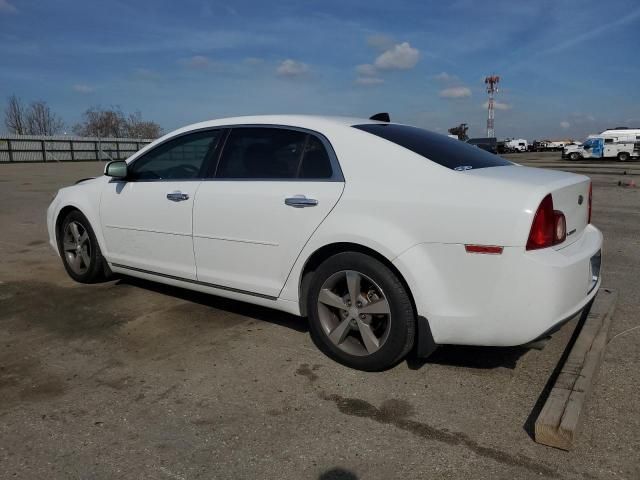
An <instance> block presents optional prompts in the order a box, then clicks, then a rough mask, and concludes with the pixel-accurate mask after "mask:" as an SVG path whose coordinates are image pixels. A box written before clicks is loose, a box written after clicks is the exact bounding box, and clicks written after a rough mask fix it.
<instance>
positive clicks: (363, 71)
mask: <svg viewBox="0 0 640 480" xmlns="http://www.w3.org/2000/svg"><path fill="white" fill-rule="evenodd" d="M356 72H357V74H358V75H360V76H362V77H375V76H376V75H378V69H377V68H376V67H374V66H373V65H371V64H370V63H364V64H362V65H358V66H357V67H356Z"/></svg>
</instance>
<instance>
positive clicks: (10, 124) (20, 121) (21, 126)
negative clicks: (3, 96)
mask: <svg viewBox="0 0 640 480" xmlns="http://www.w3.org/2000/svg"><path fill="white" fill-rule="evenodd" d="M4 124H5V126H6V127H7V130H9V133H13V134H15V135H25V134H26V133H27V120H26V111H25V107H24V105H23V104H22V100H20V99H19V98H18V97H16V96H15V95H11V96H10V97H9V102H8V104H7V108H6V109H5V111H4Z"/></svg>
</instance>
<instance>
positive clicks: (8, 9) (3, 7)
mask: <svg viewBox="0 0 640 480" xmlns="http://www.w3.org/2000/svg"><path fill="white" fill-rule="evenodd" d="M17 11H18V9H17V8H16V7H14V6H13V5H12V4H11V3H9V0H0V13H16V12H17Z"/></svg>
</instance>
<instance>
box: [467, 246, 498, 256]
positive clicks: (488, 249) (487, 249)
mask: <svg viewBox="0 0 640 480" xmlns="http://www.w3.org/2000/svg"><path fill="white" fill-rule="evenodd" d="M464 249H465V250H466V251H467V253H487V254H490V255H500V254H501V253H502V250H503V248H502V247H498V246H497V245H465V246H464Z"/></svg>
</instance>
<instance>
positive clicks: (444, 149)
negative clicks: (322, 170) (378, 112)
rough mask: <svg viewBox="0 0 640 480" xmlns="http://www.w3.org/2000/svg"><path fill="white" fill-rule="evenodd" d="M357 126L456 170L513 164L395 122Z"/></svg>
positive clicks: (441, 136) (442, 136)
mask: <svg viewBox="0 0 640 480" xmlns="http://www.w3.org/2000/svg"><path fill="white" fill-rule="evenodd" d="M353 127H354V128H357V129H359V130H363V131H365V132H368V133H371V134H372V135H376V136H378V137H381V138H384V139H385V140H388V141H390V142H392V143H395V144H396V145H400V146H401V147H404V148H406V149H408V150H411V151H412V152H414V153H417V154H418V155H421V156H423V157H425V158H426V159H428V160H431V161H432V162H435V163H437V164H439V165H442V166H443V167H447V168H450V169H452V170H471V169H475V168H487V167H500V166H504V165H513V163H511V162H510V161H508V160H505V159H504V158H501V157H499V156H498V155H494V154H492V153H489V152H486V151H484V150H481V149H480V148H477V147H474V146H472V145H469V144H467V143H464V142H461V141H459V140H454V139H452V138H449V137H447V136H446V135H440V134H437V133H433V132H430V131H428V130H423V129H421V128H416V127H409V126H407V125H398V124H395V123H367V124H364V125H353ZM486 140H493V143H494V145H495V139H486ZM469 143H471V141H470V142H469Z"/></svg>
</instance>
